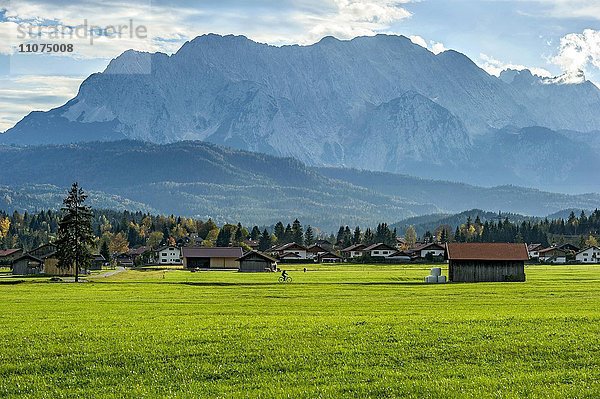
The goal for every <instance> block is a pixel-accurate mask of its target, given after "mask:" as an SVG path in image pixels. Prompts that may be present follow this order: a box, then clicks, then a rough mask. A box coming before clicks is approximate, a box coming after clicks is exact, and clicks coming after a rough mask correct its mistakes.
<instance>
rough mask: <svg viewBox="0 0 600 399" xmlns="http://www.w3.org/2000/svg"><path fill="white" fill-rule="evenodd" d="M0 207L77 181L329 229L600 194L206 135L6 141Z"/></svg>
mask: <svg viewBox="0 0 600 399" xmlns="http://www.w3.org/2000/svg"><path fill="white" fill-rule="evenodd" d="M0 170H2V173H1V174H0V209H5V210H9V211H10V210H12V209H21V210H22V209H28V210H36V209H41V208H58V207H59V206H60V201H61V199H62V196H63V195H64V192H65V191H66V188H67V187H68V186H69V185H70V184H71V183H72V182H73V181H78V182H79V183H80V184H81V185H82V186H83V187H84V188H85V189H87V190H90V191H91V192H92V194H93V195H92V199H93V201H94V202H93V204H94V206H96V207H106V208H114V209H132V210H147V211H150V212H159V213H163V214H177V215H182V216H197V217H203V218H208V217H212V218H213V219H215V220H216V221H218V222H237V221H241V222H242V223H245V224H249V223H254V224H259V225H263V224H264V225H268V224H272V223H274V222H276V221H278V220H291V219H292V218H295V217H299V218H301V220H302V222H303V223H304V224H312V225H313V226H316V227H320V228H322V229H325V230H326V231H331V230H334V229H336V227H337V226H339V225H340V224H349V225H361V226H373V225H376V224H377V223H378V222H382V221H386V222H388V223H391V222H394V221H398V220H402V219H406V218H409V217H414V216H419V215H427V214H434V213H456V212H460V211H462V210H464V209H469V208H480V209H489V210H494V211H495V210H502V211H503V212H515V213H526V214H531V215H538V216H545V215H546V214H549V213H553V212H558V211H560V210H563V209H567V208H581V209H593V208H595V207H599V206H600V195H597V194H587V195H565V194H553V193H548V192H543V191H538V190H532V189H526V188H520V187H514V186H503V187H494V188H482V187H475V186H469V185H466V184H460V183H451V182H444V181H433V180H425V179H419V178H414V177H409V176H403V175H396V174H391V173H383V172H367V171H359V170H354V169H339V168H312V167H308V166H306V165H304V164H303V163H301V162H300V161H297V160H295V159H293V158H280V157H274V156H270V155H265V154H258V153H252V152H247V151H240V150H234V149H230V148H225V147H221V146H217V145H214V144H209V143H204V142H178V143H172V144H164V145H160V144H152V143H144V142H135V141H118V142H96V143H80V144H72V145H52V146H50V145H48V146H30V147H24V148H20V147H0Z"/></svg>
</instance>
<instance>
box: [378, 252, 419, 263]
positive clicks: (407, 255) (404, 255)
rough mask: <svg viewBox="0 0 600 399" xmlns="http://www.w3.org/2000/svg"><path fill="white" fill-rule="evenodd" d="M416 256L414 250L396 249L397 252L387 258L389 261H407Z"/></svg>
mask: <svg viewBox="0 0 600 399" xmlns="http://www.w3.org/2000/svg"><path fill="white" fill-rule="evenodd" d="M414 256H415V255H414V253H413V252H409V251H396V252H394V253H393V254H391V255H390V256H388V257H387V258H385V259H386V260H388V261H390V262H399V263H405V262H410V261H412V260H413V257H414Z"/></svg>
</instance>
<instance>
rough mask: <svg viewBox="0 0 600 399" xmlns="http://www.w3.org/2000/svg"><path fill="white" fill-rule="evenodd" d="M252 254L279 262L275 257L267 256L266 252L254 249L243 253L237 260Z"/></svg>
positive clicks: (269, 260)
mask: <svg viewBox="0 0 600 399" xmlns="http://www.w3.org/2000/svg"><path fill="white" fill-rule="evenodd" d="M252 255H254V256H258V257H259V258H261V259H264V260H266V261H268V262H277V260H276V259H273V258H271V257H270V256H267V255H265V254H263V253H261V252H258V251H254V250H252V251H248V252H246V253H245V254H244V255H242V256H241V257H239V258H237V259H236V260H237V261H241V260H244V259H246V258H248V257H250V256H252Z"/></svg>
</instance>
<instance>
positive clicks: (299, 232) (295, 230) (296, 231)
mask: <svg viewBox="0 0 600 399" xmlns="http://www.w3.org/2000/svg"><path fill="white" fill-rule="evenodd" d="M292 241H293V242H295V243H296V244H298V245H304V229H303V228H302V225H301V224H300V221H299V220H298V219H296V220H294V223H293V224H292Z"/></svg>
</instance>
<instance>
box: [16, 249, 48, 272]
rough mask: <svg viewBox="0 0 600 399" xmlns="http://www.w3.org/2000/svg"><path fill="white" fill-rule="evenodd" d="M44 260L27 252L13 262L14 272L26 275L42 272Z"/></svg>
mask: <svg viewBox="0 0 600 399" xmlns="http://www.w3.org/2000/svg"><path fill="white" fill-rule="evenodd" d="M43 267H44V261H43V260H41V259H40V258H36V257H35V256H33V255H29V254H25V255H22V256H20V257H18V258H17V259H15V260H14V261H13V263H12V274H15V275H19V276H25V275H31V274H40V273H42V272H43Z"/></svg>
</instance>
